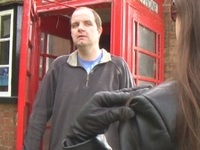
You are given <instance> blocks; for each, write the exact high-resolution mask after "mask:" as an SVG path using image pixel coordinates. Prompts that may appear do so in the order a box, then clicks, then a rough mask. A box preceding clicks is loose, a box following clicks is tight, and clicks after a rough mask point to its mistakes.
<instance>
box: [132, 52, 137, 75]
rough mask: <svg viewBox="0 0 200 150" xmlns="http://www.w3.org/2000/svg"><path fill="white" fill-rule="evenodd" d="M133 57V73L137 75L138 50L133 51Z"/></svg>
mask: <svg viewBox="0 0 200 150" xmlns="http://www.w3.org/2000/svg"><path fill="white" fill-rule="evenodd" d="M132 58H133V60H132V66H133V68H132V70H133V71H132V74H133V75H135V74H136V60H137V59H136V50H134V51H133V57H132Z"/></svg>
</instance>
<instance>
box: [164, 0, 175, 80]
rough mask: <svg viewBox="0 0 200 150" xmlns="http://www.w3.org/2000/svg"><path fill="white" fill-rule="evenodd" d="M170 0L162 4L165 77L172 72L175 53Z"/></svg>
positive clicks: (173, 25)
mask: <svg viewBox="0 0 200 150" xmlns="http://www.w3.org/2000/svg"><path fill="white" fill-rule="evenodd" d="M170 6H171V0H165V1H164V4H163V19H164V24H165V27H164V28H165V39H164V40H165V41H164V58H165V60H164V78H165V79H167V78H168V77H169V76H170V74H171V73H172V70H173V67H174V62H175V60H176V59H175V57H174V56H175V53H174V44H175V40H176V34H175V23H174V22H173V21H172V20H171V14H170V9H171V7H170Z"/></svg>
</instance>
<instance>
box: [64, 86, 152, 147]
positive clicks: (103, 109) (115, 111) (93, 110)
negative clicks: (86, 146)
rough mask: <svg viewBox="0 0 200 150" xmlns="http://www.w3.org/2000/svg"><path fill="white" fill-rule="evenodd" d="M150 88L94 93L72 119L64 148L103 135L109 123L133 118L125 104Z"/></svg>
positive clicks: (140, 87)
mask: <svg viewBox="0 0 200 150" xmlns="http://www.w3.org/2000/svg"><path fill="white" fill-rule="evenodd" d="M151 87H152V86H151V85H145V86H138V87H135V88H129V89H122V90H118V91H112V92H98V93H96V94H95V95H94V96H93V97H92V98H91V99H90V100H89V101H88V102H87V103H86V104H85V105H84V107H82V109H81V110H80V112H79V113H78V114H77V116H76V117H75V118H74V121H73V122H72V124H71V126H70V128H69V131H68V134H67V137H66V139H65V141H64V142H63V144H64V147H67V146H71V145H76V144H79V143H82V142H85V141H87V140H89V139H92V138H93V137H95V136H97V135H98V134H103V133H105V132H106V131H107V130H108V128H109V125H110V124H111V123H114V122H115V121H119V120H124V119H129V118H131V117H133V116H134V115H135V113H134V111H133V110H132V109H131V108H129V107H128V106H125V104H126V103H127V101H128V100H130V98H132V97H134V96H137V95H139V94H141V93H143V92H144V91H147V90H148V89H149V88H151ZM116 132H117V131H116Z"/></svg>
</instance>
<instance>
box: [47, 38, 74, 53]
mask: <svg viewBox="0 0 200 150" xmlns="http://www.w3.org/2000/svg"><path fill="white" fill-rule="evenodd" d="M70 49H71V43H70V40H68V39H64V38H61V37H57V36H53V35H49V41H48V52H47V53H48V54H51V55H54V56H60V55H65V54H69V53H70Z"/></svg>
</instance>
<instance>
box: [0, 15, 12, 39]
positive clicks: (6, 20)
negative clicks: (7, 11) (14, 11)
mask: <svg viewBox="0 0 200 150" xmlns="http://www.w3.org/2000/svg"><path fill="white" fill-rule="evenodd" d="M10 18H11V15H5V16H1V18H0V23H1V24H0V25H1V28H0V38H8V37H10Z"/></svg>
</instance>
